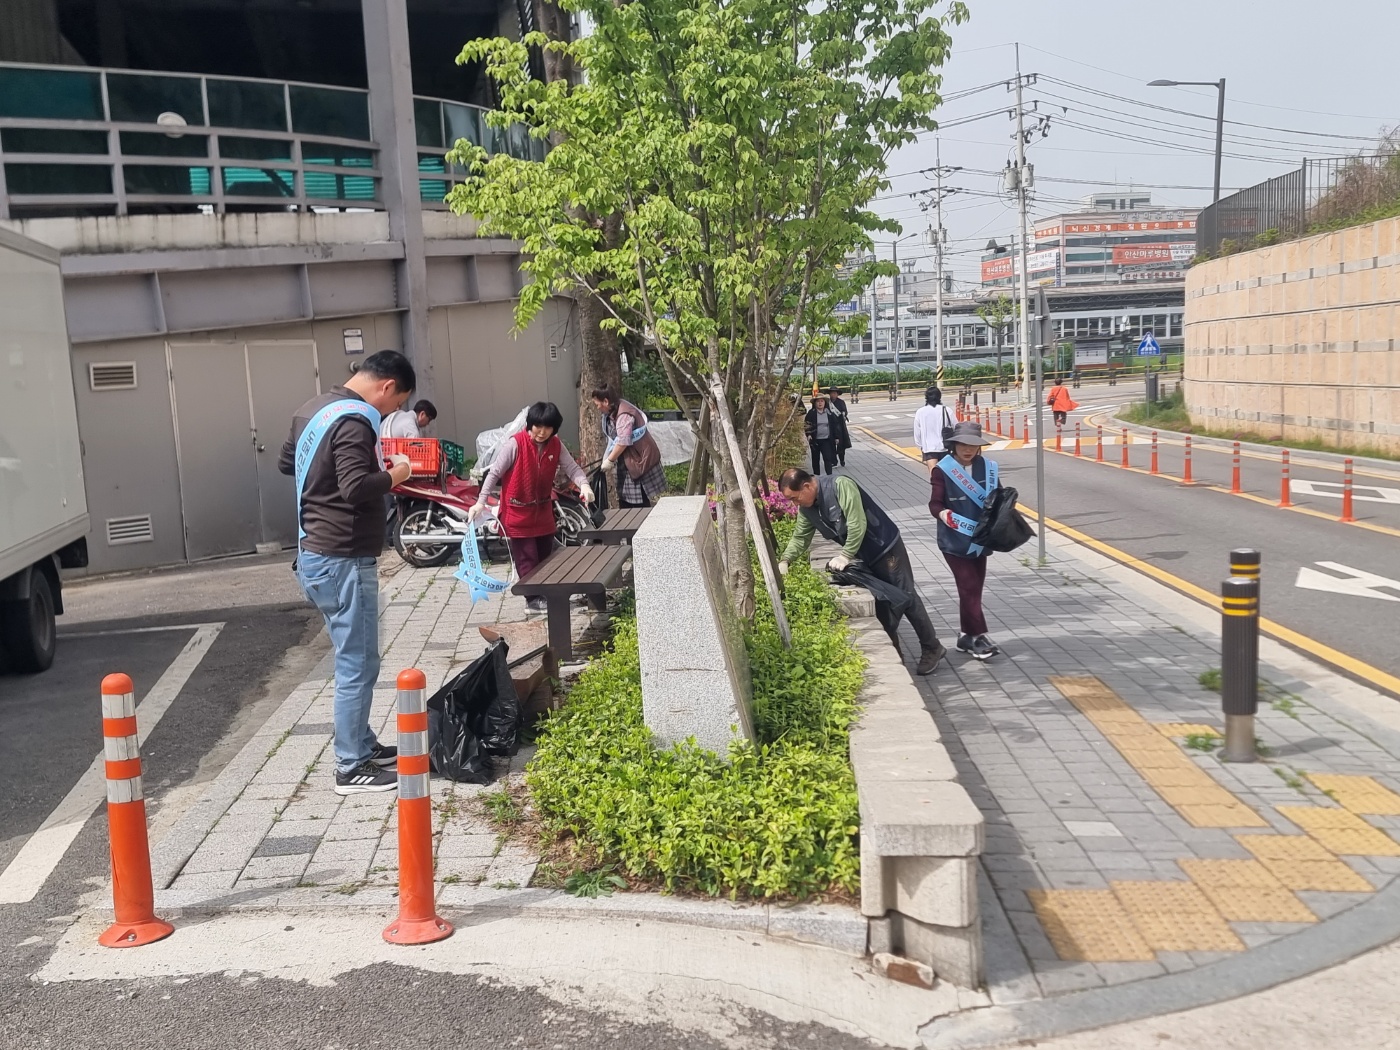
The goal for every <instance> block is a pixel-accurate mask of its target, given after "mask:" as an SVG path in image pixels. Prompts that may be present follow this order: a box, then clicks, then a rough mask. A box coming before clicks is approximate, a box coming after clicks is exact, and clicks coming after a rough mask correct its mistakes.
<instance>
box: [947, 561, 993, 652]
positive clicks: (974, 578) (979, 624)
mask: <svg viewBox="0 0 1400 1050" xmlns="http://www.w3.org/2000/svg"><path fill="white" fill-rule="evenodd" d="M943 560H944V561H946V562H947V563H948V568H950V569H952V570H953V582H954V583H956V584H957V585H958V623H959V625H960V630H961V633H962V634H970V635H972V636H973V637H974V638H975V637H977V635H979V634H986V633H987V618H986V617H985V616H983V615H982V585H983V584H985V583H986V582H987V559H986V558H985V557H982V558H959V557H958V556H957V555H956V554H948V553H947V552H944V554H943Z"/></svg>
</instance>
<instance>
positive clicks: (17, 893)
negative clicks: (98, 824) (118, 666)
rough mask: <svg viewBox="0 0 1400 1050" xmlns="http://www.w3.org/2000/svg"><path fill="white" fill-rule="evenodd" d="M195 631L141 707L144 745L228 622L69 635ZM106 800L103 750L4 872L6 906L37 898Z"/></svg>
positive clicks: (0, 889)
mask: <svg viewBox="0 0 1400 1050" xmlns="http://www.w3.org/2000/svg"><path fill="white" fill-rule="evenodd" d="M191 628H193V629H194V635H193V636H192V637H191V638H190V640H189V641H188V642H186V643H185V647H184V648H183V649H181V650H180V652H179V655H177V656H176V657H175V659H174V660H172V661H171V662H170V666H169V667H167V668H166V669H165V673H164V674H162V675H161V676H160V678H159V679H158V680H157V681H156V684H155V685H153V686H151V689H150V692H148V693H147V694H146V695H145V696H144V697H142V699H141V702H140V704H138V705H137V707H136V719H137V726H138V735H139V740H140V742H141V743H142V744H144V743H145V742H146V738H147V737H148V736H150V735H151V730H153V729H155V727H156V725H157V724H159V722H160V720H161V716H163V715H164V714H165V712H166V711H168V710H170V705H171V704H172V703H173V702H174V700H175V698H176V697H177V696H179V695H180V690H181V689H183V688H184V687H185V683H186V682H188V681H189V679H190V675H192V674H193V673H194V670H195V668H196V667H198V666H199V662H200V661H201V660H203V659H204V654H205V653H207V652H208V651H209V649H210V647H211V646H212V645H213V644H214V640H215V639H216V638H218V637H219V632H220V631H222V630H223V629H224V625H223V623H203V624H183V625H180V626H176V627H138V628H134V629H132V630H130V631H88V632H81V631H80V632H75V633H73V634H67V633H65V634H64V635H63V637H65V638H93V637H102V636H106V635H118V634H137V633H149V632H154V631H180V630H185V631H188V630H190V629H191ZM97 715H98V710H97V706H96V704H94V705H93V717H94V718H96V717H97ZM106 796H107V782H106V763H105V756H104V755H103V753H102V752H98V754H97V757H96V758H94V759H93V760H92V764H91V765H90V766H88V768H87V769H86V770H85V771H84V772H83V774H82V776H80V777H79V778H78V782H77V783H76V784H74V785H73V787H72V788H71V789H70V790H69V792H68V794H67V795H65V796H64V798H63V801H62V802H60V803H59V804H58V805H57V806H56V807H55V808H54V811H53V812H52V813H50V814H49V815H48V817H47V818H46V819H45V820H44V822H43V823H42V824H41V825H39V828H38V830H37V831H35V832H34V834H32V835H30V836H29V839H28V841H26V842H25V844H24V845H23V846H21V847H20V851H19V852H18V853H17V854H15V856H14V858H13V859H12V860H11V861H10V863H9V864H8V865H7V866H6V867H5V870H4V871H3V872H0V904H23V903H25V902H27V901H31V900H33V899H34V897H35V895H36V894H37V893H38V892H39V890H40V889H42V888H43V885H44V883H45V881H47V880H48V877H49V876H50V875H52V874H53V870H54V868H56V867H58V863H59V861H61V860H62V859H63V855H64V854H65V853H67V852H68V847H69V846H71V845H72V844H73V840H74V839H75V838H77V837H78V832H80V831H82V830H83V825H84V824H86V823H87V820H88V818H89V817H90V816H92V812H93V810H95V809H96V808H97V805H98V803H100V802H101V801H102V800H103V799H104V798H106Z"/></svg>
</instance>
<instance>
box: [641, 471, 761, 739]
mask: <svg viewBox="0 0 1400 1050" xmlns="http://www.w3.org/2000/svg"><path fill="white" fill-rule="evenodd" d="M632 550H633V556H632V566H633V574H634V579H635V589H636V595H637V637H638V644H639V649H640V653H641V670H642V709H643V713H644V716H645V718H646V724H647V728H648V729H650V730H651V732H652V735H653V736H654V737H655V738H656V742H657V745H658V746H660V747H670V746H671V745H672V744H676V743H680V742H681V741H683V740H686V739H687V738H690V737H693V738H694V739H695V742H696V743H697V744H699V745H700V746H701V747H703V748H706V749H708V750H711V751H714V752H715V753H716V754H718V755H721V756H723V755H726V754H728V752H729V745H730V743H731V742H733V741H736V740H751V739H753V716H752V713H751V703H752V682H751V679H750V673H749V662H748V654H747V653H746V651H745V649H744V642H743V637H742V634H741V630H740V627H741V625H740V621H739V619H738V617H737V616H736V615H735V612H734V608H733V606H732V605H731V603H730V601H729V596H728V592H727V591H726V590H725V587H724V574H723V570H722V568H721V565H720V556H719V540H718V536H717V535H716V532H715V527H714V522H713V521H712V520H711V518H710V511H709V501H708V500H707V499H706V498H705V497H704V496H672V497H668V498H667V499H664V500H660V501H658V502H657V504H656V506H655V507H653V508H652V511H651V513H650V514H649V515H647V519H646V521H645V522H643V524H642V527H641V528H640V529H638V530H637V534H636V536H635V537H634V538H633V540H632Z"/></svg>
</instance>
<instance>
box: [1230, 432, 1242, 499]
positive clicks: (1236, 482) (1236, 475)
mask: <svg viewBox="0 0 1400 1050" xmlns="http://www.w3.org/2000/svg"><path fill="white" fill-rule="evenodd" d="M1234 444H1235V455H1234V465H1233V466H1232V467H1231V468H1230V491H1231V492H1239V491H1240V443H1239V442H1238V441H1236V442H1235V443H1234Z"/></svg>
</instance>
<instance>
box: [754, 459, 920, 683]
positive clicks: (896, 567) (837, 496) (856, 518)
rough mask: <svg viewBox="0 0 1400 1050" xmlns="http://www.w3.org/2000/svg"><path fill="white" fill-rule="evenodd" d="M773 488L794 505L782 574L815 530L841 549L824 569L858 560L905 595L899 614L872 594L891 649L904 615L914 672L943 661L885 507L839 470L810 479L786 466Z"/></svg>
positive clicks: (839, 568) (780, 565)
mask: <svg viewBox="0 0 1400 1050" xmlns="http://www.w3.org/2000/svg"><path fill="white" fill-rule="evenodd" d="M778 488H779V489H780V490H781V491H782V493H783V495H784V496H786V497H787V498H788V499H790V500H792V501H793V502H794V503H796V504H797V508H798V509H797V525H796V526H795V527H794V528H793V530H792V539H790V540H789V541H788V545H787V548H786V549H785V550H784V551H783V555H782V560H781V561H779V562H778V571H779V572H780V573H782V574H783V575H786V574H787V571H788V562H790V561H792V559H793V558H796V557H798V556H799V555H801V554H803V553H804V552H805V551H806V550H807V548H808V547H809V546H810V545H811V542H812V536H813V534H815V533H817V532H820V533H821V534H822V535H823V536H825V537H826V538H827V539H829V540H832V541H833V542H835V543H839V544H840V545H841V553H839V554H838V555H836V557H834V558H832V559H831V561H829V562H827V566H826V567H827V569H829V570H830V571H832V572H841V571H843V570H845V569H847V568H848V567H851V566H853V565H854V564H855V563H857V562H859V563H860V564H863V565H865V566H866V567H867V568H868V569H869V570H870V572H871V573H873V574H874V576H875V577H876V579H879V580H882V581H884V582H885V583H888V584H890V585H892V586H894V587H896V588H898V589H899V590H900V591H902V592H904V594H905V595H906V596H907V597H908V599H909V602H908V605H907V606H906V607H905V608H904V609H903V610H902V611H900V612H898V613H896V612H895V611H894V609H893V607H892V606H891V605H890V603H889V602H885V601H881V600H880V599H879V598H878V597H877V598H876V600H875V615H876V617H877V618H878V619H879V621H880V625H881V626H882V627H884V629H885V632H886V633H887V634H888V635H889V636H890V640H891V641H893V642H894V644H895V648H898V647H899V633H898V632H899V621H900V619H901V618H902V617H905V616H907V617H908V618H909V623H910V625H911V626H912V627H913V628H914V633H915V634H916V635H917V636H918V638H919V645H920V647H921V652H920V653H919V664H918V667H917V669H916V670H917V673H919V674H931V673H932V672H933V669H934V668H935V667H937V666H938V661H939V660H941V659H943V654H944V652H945V650H944V648H943V645H942V643H941V642H939V640H938V635H937V634H936V633H935V632H934V629H933V621H931V620H930V619H929V616H928V610H927V609H925V608H924V602H923V599H922V598H920V597H919V592H918V590H917V588H915V586H914V566H913V565H911V564H910V562H909V552H908V551H906V550H905V549H904V540H903V538H901V536H900V535H899V529H898V527H897V526H896V525H895V523H894V522H893V521H891V520H890V516H889V515H888V514H886V513H885V511H884V508H882V507H881V506H880V505H879V504H878V503H876V502H875V501H874V500H873V499H871V498H870V494H869V493H868V492H866V491H865V490H864V489H863V488H861V487H860V486H859V485H858V484H856V482H855V480H854V479H853V478H849V477H847V476H845V475H844V474H843V475H840V476H833V475H830V474H823V475H822V476H821V477H819V478H814V477H813V476H812V475H811V474H808V473H807V472H806V471H805V470H803V469H802V468H801V467H789V468H788V469H787V470H785V471H783V475H782V477H780V478H779V479H778Z"/></svg>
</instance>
